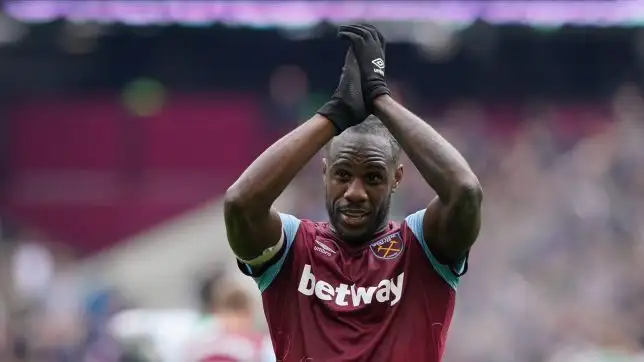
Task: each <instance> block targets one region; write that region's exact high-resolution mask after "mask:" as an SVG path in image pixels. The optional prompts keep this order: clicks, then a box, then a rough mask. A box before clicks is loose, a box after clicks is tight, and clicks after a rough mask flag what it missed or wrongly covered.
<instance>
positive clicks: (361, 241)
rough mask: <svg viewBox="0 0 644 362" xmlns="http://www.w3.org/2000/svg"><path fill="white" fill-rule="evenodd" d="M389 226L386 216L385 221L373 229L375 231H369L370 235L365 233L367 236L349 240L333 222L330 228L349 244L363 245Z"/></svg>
mask: <svg viewBox="0 0 644 362" xmlns="http://www.w3.org/2000/svg"><path fill="white" fill-rule="evenodd" d="M388 227H389V219H388V218H385V219H384V220H383V221H382V222H381V223H380V224H379V225H378V227H377V228H376V230H375V231H373V232H371V233H369V234H368V235H365V236H363V237H360V238H358V239H354V240H351V239H348V240H347V239H345V238H344V237H342V235H341V234H340V233H339V232H338V230H337V229H336V228H335V226H334V225H333V224H332V223H329V229H331V231H332V232H333V234H335V236H336V237H337V238H338V239H340V240H342V241H344V242H345V243H347V244H349V245H362V244H365V243H368V242H370V241H371V240H373V239H374V238H375V237H376V235H378V234H380V233H382V232H384V231H385V230H387V228H388Z"/></svg>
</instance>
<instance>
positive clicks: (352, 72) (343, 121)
mask: <svg viewBox="0 0 644 362" xmlns="http://www.w3.org/2000/svg"><path fill="white" fill-rule="evenodd" d="M317 113H319V114H321V115H323V116H325V117H326V118H328V119H329V120H330V121H331V122H333V124H334V125H335V128H336V130H337V134H340V133H342V131H344V130H345V129H347V128H349V127H351V126H354V125H356V124H358V123H360V122H362V121H364V120H365V118H367V116H368V114H367V110H366V109H365V105H364V97H363V94H362V87H361V84H360V69H359V67H358V61H357V60H356V57H355V56H354V54H353V50H352V49H351V48H349V50H347V55H346V56H345V58H344V66H343V67H342V75H341V76H340V84H338V87H337V88H336V89H335V92H334V93H333V96H332V97H331V100H330V101H328V102H327V103H326V104H324V105H323V106H322V108H320V109H319V110H318V112H317Z"/></svg>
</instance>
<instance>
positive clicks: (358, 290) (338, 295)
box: [297, 264, 405, 307]
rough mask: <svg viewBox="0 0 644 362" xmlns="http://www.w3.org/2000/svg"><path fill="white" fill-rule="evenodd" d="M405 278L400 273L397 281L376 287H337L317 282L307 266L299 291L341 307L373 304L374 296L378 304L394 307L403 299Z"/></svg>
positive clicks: (391, 280)
mask: <svg viewBox="0 0 644 362" xmlns="http://www.w3.org/2000/svg"><path fill="white" fill-rule="evenodd" d="M404 277H405V273H400V274H398V276H397V277H396V278H395V279H394V278H392V279H385V280H382V281H380V283H378V285H377V286H375V287H356V285H355V284H353V285H348V284H342V283H341V284H340V285H338V286H337V287H336V286H333V285H331V284H330V283H327V282H325V281H324V280H316V279H315V275H313V273H312V272H311V266H310V265H309V264H305V265H304V270H303V271H302V277H301V278H300V285H299V287H298V288H297V290H298V291H299V292H300V293H302V294H304V295H307V296H312V295H315V296H316V297H317V298H318V299H321V300H327V301H331V300H332V301H334V302H335V304H337V305H339V306H347V305H349V302H351V304H352V305H353V306H354V307H357V306H359V305H361V304H371V303H372V301H373V299H374V296H375V299H376V301H377V302H380V303H387V302H389V304H390V305H392V306H393V305H395V304H396V303H398V302H399V301H400V298H401V297H402V291H403V281H404ZM347 299H349V300H347Z"/></svg>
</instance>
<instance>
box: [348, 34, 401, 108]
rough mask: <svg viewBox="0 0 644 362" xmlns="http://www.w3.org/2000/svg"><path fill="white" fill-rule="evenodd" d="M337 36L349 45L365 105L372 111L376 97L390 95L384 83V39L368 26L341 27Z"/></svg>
mask: <svg viewBox="0 0 644 362" xmlns="http://www.w3.org/2000/svg"><path fill="white" fill-rule="evenodd" d="M338 35H339V36H340V37H341V38H343V39H346V40H348V41H349V42H350V43H351V48H352V49H353V52H354V54H355V56H356V59H357V61H358V65H359V68H360V76H361V78H362V79H361V81H362V83H361V84H362V92H363V94H364V97H365V103H366V105H367V108H368V109H372V107H373V106H372V104H373V100H374V99H375V98H376V97H378V96H381V95H383V94H390V92H389V88H387V82H386V81H385V39H384V37H383V36H382V34H380V32H379V31H378V30H377V29H376V28H375V27H374V26H373V25H370V24H363V25H346V26H341V27H340V30H339V33H338Z"/></svg>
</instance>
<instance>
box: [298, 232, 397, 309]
mask: <svg viewBox="0 0 644 362" xmlns="http://www.w3.org/2000/svg"><path fill="white" fill-rule="evenodd" d="M302 247H303V248H305V250H303V252H302V254H301V255H302V256H303V258H302V260H301V261H300V263H297V264H299V265H300V266H301V270H300V271H299V273H298V274H299V275H300V277H299V280H298V281H297V283H298V292H299V293H300V294H301V295H303V296H306V297H309V298H313V299H315V300H318V301H321V302H323V303H324V304H325V305H327V306H329V307H331V308H334V309H336V308H339V309H341V310H354V309H356V308H357V309H359V308H361V307H364V306H369V305H373V306H376V305H378V306H381V307H385V308H386V307H388V306H394V305H396V304H398V303H399V302H400V301H401V299H402V296H403V293H404V289H405V287H406V282H405V281H406V278H407V277H406V274H407V275H408V272H407V271H406V268H407V267H408V265H409V252H410V250H409V249H410V248H409V245H407V243H406V242H405V238H404V237H403V235H402V234H401V233H400V232H399V231H397V232H393V233H390V234H388V235H385V236H383V237H381V238H379V239H377V240H374V241H373V242H372V243H370V244H369V245H366V246H364V247H362V248H359V249H353V250H349V249H347V248H346V247H344V246H342V245H339V244H338V243H337V242H336V241H334V240H332V239H329V238H324V237H321V236H316V237H315V238H312V239H311V240H308V241H307V242H306V243H303V245H302Z"/></svg>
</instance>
